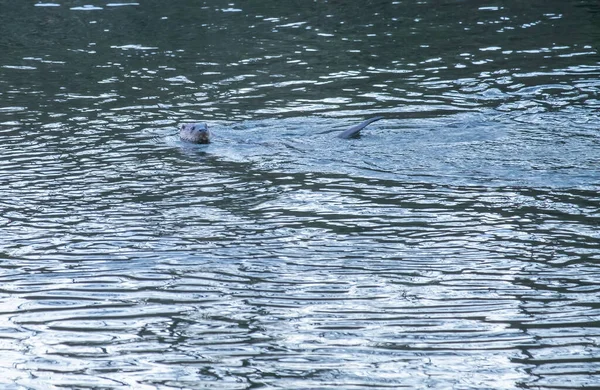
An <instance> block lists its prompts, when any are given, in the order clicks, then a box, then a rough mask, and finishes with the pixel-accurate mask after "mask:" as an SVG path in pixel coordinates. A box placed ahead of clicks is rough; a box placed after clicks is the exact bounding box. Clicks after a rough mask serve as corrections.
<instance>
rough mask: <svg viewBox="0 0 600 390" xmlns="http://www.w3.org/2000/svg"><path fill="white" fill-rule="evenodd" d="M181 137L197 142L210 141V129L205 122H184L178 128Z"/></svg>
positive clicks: (205, 142) (204, 142)
mask: <svg viewBox="0 0 600 390" xmlns="http://www.w3.org/2000/svg"><path fill="white" fill-rule="evenodd" d="M179 136H180V137H181V139H183V140H185V141H189V142H194V143H197V144H207V143H209V142H210V131H209V130H208V126H207V125H206V123H184V124H182V125H181V128H180V130H179Z"/></svg>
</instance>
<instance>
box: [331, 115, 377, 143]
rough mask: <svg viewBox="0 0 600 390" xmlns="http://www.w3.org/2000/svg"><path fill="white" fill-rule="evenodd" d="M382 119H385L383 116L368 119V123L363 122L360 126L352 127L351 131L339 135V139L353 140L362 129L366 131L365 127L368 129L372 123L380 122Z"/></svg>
mask: <svg viewBox="0 0 600 390" xmlns="http://www.w3.org/2000/svg"><path fill="white" fill-rule="evenodd" d="M380 119H383V117H382V116H376V117H374V118H370V119H367V120H366V121H364V122H361V123H359V124H358V125H355V126H352V127H350V128H349V129H347V130H345V131H344V132H343V133H342V134H340V135H338V138H342V139H348V138H352V137H354V136H357V135H358V133H359V132H360V131H361V130H362V129H364V128H365V127H367V126H368V125H370V124H371V123H373V122H375V121H378V120H380Z"/></svg>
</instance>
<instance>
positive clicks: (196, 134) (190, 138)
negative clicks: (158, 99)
mask: <svg viewBox="0 0 600 390" xmlns="http://www.w3.org/2000/svg"><path fill="white" fill-rule="evenodd" d="M380 119H383V117H382V116H377V117H375V118H370V119H367V120H366V121H363V122H361V123H359V124H358V125H356V126H352V127H350V128H349V129H347V130H345V131H344V132H343V133H341V134H340V135H338V138H342V139H348V138H352V137H355V136H358V133H359V132H360V131H361V130H362V129H364V128H365V127H367V126H368V125H370V124H371V123H373V122H375V121H378V120H380ZM179 137H180V138H181V139H182V140H184V141H187V142H192V143H195V144H208V143H210V137H211V133H210V130H208V126H207V124H206V123H185V124H183V125H181V128H180V129H179Z"/></svg>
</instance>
